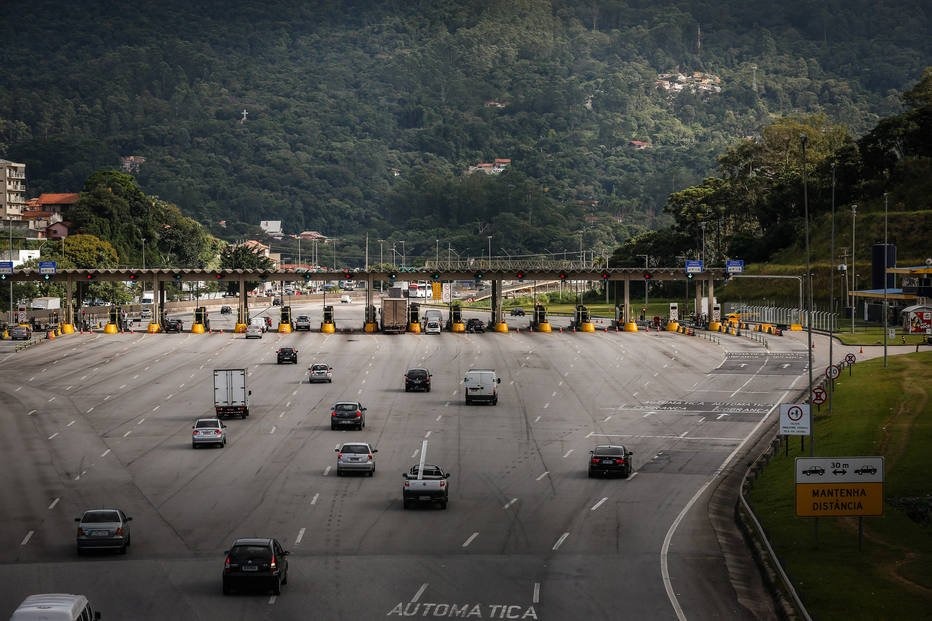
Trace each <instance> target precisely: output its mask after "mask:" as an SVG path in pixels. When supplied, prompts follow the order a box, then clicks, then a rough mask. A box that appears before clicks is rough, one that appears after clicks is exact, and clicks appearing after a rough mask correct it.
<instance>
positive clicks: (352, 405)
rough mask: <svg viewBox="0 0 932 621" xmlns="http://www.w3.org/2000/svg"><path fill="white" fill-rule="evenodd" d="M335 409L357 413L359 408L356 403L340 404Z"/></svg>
mask: <svg viewBox="0 0 932 621" xmlns="http://www.w3.org/2000/svg"><path fill="white" fill-rule="evenodd" d="M334 409H335V410H340V411H341V412H355V411H356V409H357V407H356V404H355V403H338V404H336V406H335V407H334Z"/></svg>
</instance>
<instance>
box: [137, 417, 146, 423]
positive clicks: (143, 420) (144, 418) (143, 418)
mask: <svg viewBox="0 0 932 621" xmlns="http://www.w3.org/2000/svg"><path fill="white" fill-rule="evenodd" d="M144 422H146V417H145V416H143V417H142V418H140V419H139V422H138V423H136V424H137V425H141V424H143V423H144Z"/></svg>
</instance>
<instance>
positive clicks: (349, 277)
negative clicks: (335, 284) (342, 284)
mask: <svg viewBox="0 0 932 621" xmlns="http://www.w3.org/2000/svg"><path fill="white" fill-rule="evenodd" d="M352 279H353V275H352V274H351V273H350V271H349V270H344V271H343V280H352Z"/></svg>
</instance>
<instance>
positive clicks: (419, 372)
mask: <svg viewBox="0 0 932 621" xmlns="http://www.w3.org/2000/svg"><path fill="white" fill-rule="evenodd" d="M408 377H410V378H411V379H424V378H425V377H427V371H425V370H424V369H412V370H410V371H408Z"/></svg>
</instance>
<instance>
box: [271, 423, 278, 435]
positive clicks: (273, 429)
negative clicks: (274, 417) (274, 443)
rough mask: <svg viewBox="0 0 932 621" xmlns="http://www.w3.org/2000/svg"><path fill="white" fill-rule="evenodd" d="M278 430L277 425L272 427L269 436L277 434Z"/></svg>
mask: <svg viewBox="0 0 932 621" xmlns="http://www.w3.org/2000/svg"><path fill="white" fill-rule="evenodd" d="M276 429H277V427H276V426H275V425H272V429H271V430H270V431H269V435H272V434H273V433H275V430H276Z"/></svg>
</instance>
